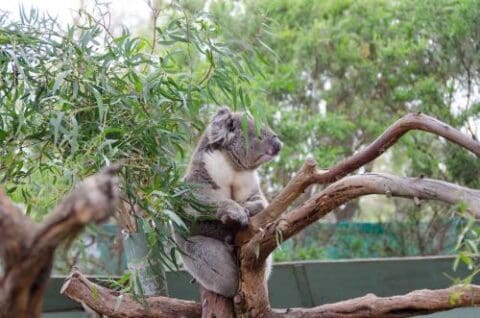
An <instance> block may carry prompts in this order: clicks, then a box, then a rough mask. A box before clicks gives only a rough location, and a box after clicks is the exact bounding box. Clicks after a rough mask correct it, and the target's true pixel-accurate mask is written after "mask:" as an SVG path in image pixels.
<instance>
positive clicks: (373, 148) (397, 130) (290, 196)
mask: <svg viewBox="0 0 480 318" xmlns="http://www.w3.org/2000/svg"><path fill="white" fill-rule="evenodd" d="M410 130H423V131H426V132H430V133H433V134H436V135H438V136H440V137H443V138H445V139H447V140H449V141H451V142H453V143H456V144H457V145H459V146H462V147H463V148H465V149H468V150H470V151H471V152H472V153H474V154H475V155H476V156H477V157H480V143H479V142H477V141H476V140H474V139H473V138H471V137H470V136H467V135H465V134H463V133H462V132H460V131H459V130H457V129H455V128H453V127H451V126H449V125H447V124H445V123H443V122H441V121H439V120H437V119H435V118H433V117H430V116H427V115H424V114H420V113H417V114H407V115H405V116H404V117H402V118H401V119H399V120H397V121H396V122H395V123H394V124H393V125H392V126H390V127H389V128H388V129H387V130H385V132H384V133H383V134H382V135H380V136H379V137H378V138H377V139H376V140H375V141H374V142H372V143H371V144H370V145H368V146H367V147H365V148H363V149H362V150H360V151H358V152H357V153H356V154H354V155H353V156H351V157H349V158H348V159H346V160H344V161H342V162H340V163H339V164H337V165H335V166H333V167H331V168H330V169H328V170H325V171H316V170H315V162H314V161H313V160H308V161H307V162H306V163H305V165H304V166H303V168H302V169H301V170H300V171H299V173H297V175H296V176H295V177H294V178H293V179H292V180H291V181H290V182H289V183H288V184H287V186H286V187H285V188H284V189H283V190H282V191H281V192H280V193H279V194H278V195H277V196H276V197H275V198H274V199H273V200H272V202H271V203H270V205H269V206H268V207H267V208H266V209H265V210H264V211H262V212H260V213H259V214H257V215H255V216H254V217H253V218H252V219H251V224H252V226H253V228H259V227H264V226H265V225H266V224H268V223H269V222H273V221H274V220H275V219H277V218H278V216H280V215H281V214H282V213H283V212H284V211H285V210H286V209H287V208H288V206H289V205H290V204H291V203H292V202H293V201H294V200H295V199H296V198H298V196H300V195H301V194H302V193H303V191H304V190H305V189H306V188H307V187H308V186H309V185H311V184H313V183H317V184H325V183H330V182H333V181H336V180H339V179H341V178H343V177H344V176H346V175H347V174H349V173H351V172H353V171H355V170H357V169H358V168H360V167H362V166H363V165H365V164H367V163H369V162H371V161H372V160H374V159H376V158H378V157H379V156H380V155H382V154H383V153H384V152H385V151H386V150H387V149H388V148H390V147H391V146H392V145H393V144H394V143H395V142H397V140H398V139H399V138H400V137H402V136H403V135H404V134H406V133H407V132H408V131H410ZM242 238H243V240H244V239H245V234H243V235H242Z"/></svg>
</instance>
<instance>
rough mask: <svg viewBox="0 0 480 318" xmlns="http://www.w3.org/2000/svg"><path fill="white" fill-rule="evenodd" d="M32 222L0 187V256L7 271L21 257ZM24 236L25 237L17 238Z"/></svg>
mask: <svg viewBox="0 0 480 318" xmlns="http://www.w3.org/2000/svg"><path fill="white" fill-rule="evenodd" d="M32 228H33V224H32V222H31V221H30V219H29V218H28V217H26V216H25V214H24V213H23V212H22V210H20V209H19V208H18V207H17V206H16V205H15V204H13V202H12V201H11V200H10V199H9V198H8V197H7V195H6V194H5V192H4V191H3V190H1V189H0V242H2V244H0V257H1V258H2V259H3V264H4V267H5V268H4V272H8V271H9V270H10V269H11V268H12V267H13V266H14V265H15V264H17V263H18V261H19V260H20V259H21V257H22V252H23V251H24V250H25V248H26V244H27V242H28V241H29V238H30V236H31V232H32V231H31V229H32ZM19 238H25V239H19Z"/></svg>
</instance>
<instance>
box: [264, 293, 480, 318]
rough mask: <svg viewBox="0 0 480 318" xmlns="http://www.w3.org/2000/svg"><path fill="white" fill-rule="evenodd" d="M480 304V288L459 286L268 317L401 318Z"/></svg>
mask: <svg viewBox="0 0 480 318" xmlns="http://www.w3.org/2000/svg"><path fill="white" fill-rule="evenodd" d="M479 304H480V286H478V285H457V286H453V287H450V288H446V289H437V290H429V289H423V290H416V291H413V292H411V293H408V294H406V295H402V296H393V297H377V296H375V295H374V294H368V295H366V296H363V297H359V298H354V299H349V300H345V301H341V302H338V303H334V304H326V305H322V306H318V307H314V308H308V309H305V308H292V309H286V310H282V311H280V310H276V311H275V312H274V313H272V314H271V315H270V316H269V317H272V318H273V317H288V318H297V317H298V318H300V317H302V318H310V317H312V318H313V317H315V318H323V317H325V318H326V317H329V318H330V317H342V318H369V317H371V318H374V317H382V318H401V317H412V316H418V315H426V314H430V313H434V312H437V311H444V310H449V309H453V308H459V307H471V306H475V305H479Z"/></svg>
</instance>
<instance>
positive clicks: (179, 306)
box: [60, 270, 202, 318]
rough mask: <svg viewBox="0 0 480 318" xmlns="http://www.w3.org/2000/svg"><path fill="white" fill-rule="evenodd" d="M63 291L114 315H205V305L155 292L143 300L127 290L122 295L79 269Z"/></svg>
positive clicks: (146, 317)
mask: <svg viewBox="0 0 480 318" xmlns="http://www.w3.org/2000/svg"><path fill="white" fill-rule="evenodd" d="M60 293H61V294H63V295H65V296H67V297H69V298H70V299H72V300H74V301H76V302H79V303H83V304H85V305H87V306H88V307H90V308H91V309H93V310H94V311H96V312H98V313H101V314H103V315H106V316H108V317H111V318H116V317H118V318H125V317H143V318H160V317H161V318H164V317H185V318H189V317H192V318H193V317H195V318H198V317H201V315H202V308H201V306H200V304H198V303H196V302H193V301H187V300H180V299H175V298H169V297H163V296H156V297H148V298H145V299H144V302H143V303H142V302H140V301H139V300H135V299H134V298H133V297H132V296H130V295H128V294H123V295H121V294H120V293H119V292H116V291H113V290H110V289H107V288H105V287H102V286H100V285H98V284H95V283H93V282H91V281H89V280H88V279H87V278H86V277H85V276H83V274H82V273H80V272H79V271H77V270H75V271H73V272H72V273H71V274H70V275H69V276H68V277H67V279H66V281H65V283H64V284H63V286H62V289H61V291H60Z"/></svg>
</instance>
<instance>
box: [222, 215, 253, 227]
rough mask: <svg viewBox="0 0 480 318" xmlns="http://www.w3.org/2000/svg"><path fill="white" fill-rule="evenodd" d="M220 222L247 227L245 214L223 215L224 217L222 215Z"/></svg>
mask: <svg viewBox="0 0 480 318" xmlns="http://www.w3.org/2000/svg"><path fill="white" fill-rule="evenodd" d="M220 220H221V221H222V223H223V224H238V225H240V226H241V227H246V226H248V215H247V214H246V213H237V214H230V213H225V214H224V215H222V217H221V218H220Z"/></svg>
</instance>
